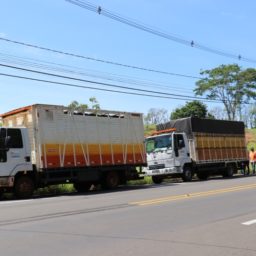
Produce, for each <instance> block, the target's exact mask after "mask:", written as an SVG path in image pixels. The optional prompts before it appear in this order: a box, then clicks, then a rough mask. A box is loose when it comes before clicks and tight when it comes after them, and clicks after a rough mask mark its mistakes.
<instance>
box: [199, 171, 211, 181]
mask: <svg viewBox="0 0 256 256" xmlns="http://www.w3.org/2000/svg"><path fill="white" fill-rule="evenodd" d="M197 178H198V179H199V180H207V179H208V178H209V173H208V172H199V173H197Z"/></svg>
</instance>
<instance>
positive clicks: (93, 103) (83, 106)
mask: <svg viewBox="0 0 256 256" xmlns="http://www.w3.org/2000/svg"><path fill="white" fill-rule="evenodd" d="M89 101H90V105H88V104H81V103H79V102H78V101H76V100H74V101H72V102H71V103H70V104H69V105H68V108H69V109H71V110H73V111H74V110H78V111H82V112H84V111H85V110H86V109H88V108H91V109H96V110H98V109H100V104H99V102H98V101H97V99H96V98H95V97H91V98H90V99H89Z"/></svg>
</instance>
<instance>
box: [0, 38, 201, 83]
mask: <svg viewBox="0 0 256 256" xmlns="http://www.w3.org/2000/svg"><path fill="white" fill-rule="evenodd" d="M0 40H1V41H5V42H8V43H13V44H18V45H22V46H26V47H31V48H35V49H39V50H44V51H48V52H53V53H57V54H62V55H66V56H69V57H75V58H80V59H86V60H91V61H97V62H101V63H104V64H111V65H115V66H120V67H123V68H131V69H136V70H142V71H146V72H152V73H158V74H163V75H170V76H178V77H183V78H191V79H201V78H202V77H199V76H192V75H186V74H179V73H173V72H168V71H161V70H157V69H151V68H145V67H139V66H134V65H128V64H122V63H119V62H114V61H109V60H103V59H97V58H93V57H88V56H84V55H80V54H75V53H70V52H64V51H60V50H56V49H51V48H47V47H43V46H39V45H35V44H29V43H25V42H20V41H16V40H11V39H8V38H5V37H0Z"/></svg>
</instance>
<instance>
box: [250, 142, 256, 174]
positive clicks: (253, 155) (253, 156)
mask: <svg viewBox="0 0 256 256" xmlns="http://www.w3.org/2000/svg"><path fill="white" fill-rule="evenodd" d="M249 159H250V164H251V168H252V173H253V174H255V167H256V166H255V165H256V152H255V151H254V148H253V147H251V149H250V153H249Z"/></svg>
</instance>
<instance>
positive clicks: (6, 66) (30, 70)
mask: <svg viewBox="0 0 256 256" xmlns="http://www.w3.org/2000/svg"><path fill="white" fill-rule="evenodd" d="M0 66H2V67H5V68H11V69H15V70H20V71H26V72H31V73H36V74H40V75H47V76H53V77H57V78H62V79H69V80H75V81H79V82H85V83H91V84H97V85H102V86H107V87H114V88H119V89H125V90H132V91H139V92H143V93H153V94H160V95H165V96H166V95H167V96H172V97H180V98H182V99H183V100H184V99H185V100H188V99H190V100H201V101H202V100H204V101H205V102H216V103H220V102H221V101H220V100H210V99H207V98H203V97H195V96H188V95H181V94H174V93H164V92H158V91H152V90H144V89H138V88H133V87H128V86H121V85H115V84H110V83H103V82H97V81H92V80H86V79H81V78H75V77H70V76H63V75H57V74H53V73H48V72H42V71H38V70H32V69H27V68H21V67H17V66H12V65H6V64H1V63H0ZM13 77H15V76H13ZM17 78H19V76H17ZM22 78H24V77H22ZM36 81H37V80H36ZM38 81H40V80H38ZM42 81H43V80H42ZM95 89H97V88H95ZM107 91H109V90H107ZM110 91H112V90H110ZM127 93H128V92H127ZM132 94H134V93H132ZM135 95H137V94H135ZM145 96H148V95H145ZM167 98H168V97H167Z"/></svg>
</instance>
